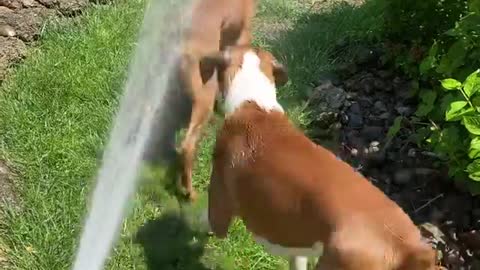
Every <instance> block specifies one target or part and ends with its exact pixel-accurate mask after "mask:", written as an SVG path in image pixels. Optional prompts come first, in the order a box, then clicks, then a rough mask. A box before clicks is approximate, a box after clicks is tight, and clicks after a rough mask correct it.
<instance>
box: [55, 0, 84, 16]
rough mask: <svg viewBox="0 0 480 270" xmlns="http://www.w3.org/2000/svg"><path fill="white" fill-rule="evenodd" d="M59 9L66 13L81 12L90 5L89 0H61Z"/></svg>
mask: <svg viewBox="0 0 480 270" xmlns="http://www.w3.org/2000/svg"><path fill="white" fill-rule="evenodd" d="M58 2H59V4H58V10H59V11H60V12H61V13H62V14H64V15H72V14H76V13H79V12H81V11H82V10H83V9H85V8H86V7H87V6H88V2H89V0H59V1H58Z"/></svg>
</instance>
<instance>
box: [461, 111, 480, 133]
mask: <svg viewBox="0 0 480 270" xmlns="http://www.w3.org/2000/svg"><path fill="white" fill-rule="evenodd" d="M463 124H464V125H465V128H466V129H467V130H468V131H469V132H470V133H472V134H474V135H480V116H478V115H477V116H464V117H463Z"/></svg>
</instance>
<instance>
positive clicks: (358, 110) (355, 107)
mask: <svg viewBox="0 0 480 270" xmlns="http://www.w3.org/2000/svg"><path fill="white" fill-rule="evenodd" d="M348 110H349V112H350V113H354V114H362V109H361V108H360V105H359V104H358V103H357V102H355V103H352V105H351V106H350V108H348Z"/></svg>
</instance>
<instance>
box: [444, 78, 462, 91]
mask: <svg viewBox="0 0 480 270" xmlns="http://www.w3.org/2000/svg"><path fill="white" fill-rule="evenodd" d="M441 83H442V87H443V88H444V89H445V90H458V89H460V87H462V83H461V82H459V81H457V80H455V79H444V80H442V81H441Z"/></svg>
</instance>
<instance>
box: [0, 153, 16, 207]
mask: <svg viewBox="0 0 480 270" xmlns="http://www.w3.org/2000/svg"><path fill="white" fill-rule="evenodd" d="M18 202H19V200H18V196H17V195H16V194H15V189H14V185H13V174H12V173H11V171H10V170H9V169H8V167H7V165H6V164H5V162H3V161H1V160H0V209H1V208H2V207H5V206H7V207H13V208H18ZM0 215H1V211H0Z"/></svg>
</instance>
